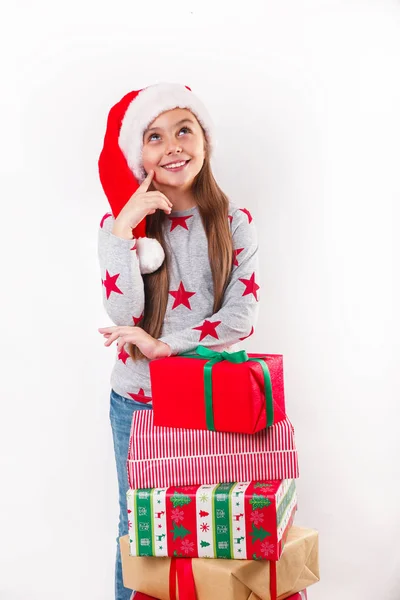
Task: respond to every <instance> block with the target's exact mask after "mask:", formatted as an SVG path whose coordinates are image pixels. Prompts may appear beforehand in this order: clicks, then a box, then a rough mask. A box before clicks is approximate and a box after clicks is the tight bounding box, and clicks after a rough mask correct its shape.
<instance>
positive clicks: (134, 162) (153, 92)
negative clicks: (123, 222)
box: [99, 83, 213, 274]
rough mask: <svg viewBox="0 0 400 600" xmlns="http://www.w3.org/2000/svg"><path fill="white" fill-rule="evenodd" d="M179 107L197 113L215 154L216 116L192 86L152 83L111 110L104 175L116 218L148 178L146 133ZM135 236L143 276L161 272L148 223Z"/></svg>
mask: <svg viewBox="0 0 400 600" xmlns="http://www.w3.org/2000/svg"><path fill="white" fill-rule="evenodd" d="M174 108H186V109H188V110H190V111H191V112H192V113H193V114H194V115H195V117H196V118H197V119H198V121H199V123H200V125H201V126H202V128H203V130H204V132H205V136H206V139H207V142H208V149H209V152H211V151H212V146H213V142H212V140H213V124H212V121H211V118H210V116H209V114H208V112H207V109H206V108H205V106H204V104H203V103H202V102H201V100H200V99H199V98H197V96H195V94H193V92H192V91H191V89H190V88H189V87H187V86H184V85H181V84H177V83H158V84H156V85H151V86H149V87H147V88H144V89H142V90H139V91H133V92H129V93H128V94H126V95H125V96H124V97H123V98H122V99H121V100H120V101H119V102H117V104H115V105H114V106H113V107H112V108H111V110H110V112H109V114H108V119H107V129H106V133H105V136H104V145H103V149H102V151H101V154H100V158H99V175H100V181H101V184H102V186H103V189H104V192H105V194H106V196H107V198H108V201H109V204H110V207H111V210H112V213H113V216H114V217H115V218H117V216H118V214H119V213H120V211H121V210H122V208H123V207H124V206H125V204H126V203H127V202H128V200H129V199H130V198H131V196H132V195H133V194H134V193H135V191H136V190H137V188H138V187H139V185H140V184H141V183H142V181H143V180H144V179H145V177H146V173H145V171H144V168H143V163H142V149H143V134H144V132H145V131H146V129H147V127H148V126H149V125H150V124H151V123H152V122H153V121H154V120H155V119H156V118H157V117H158V116H159V115H160V114H161V113H163V112H166V111H168V110H173V109H174ZM132 232H133V235H134V236H135V238H137V253H138V258H139V263H140V270H141V272H142V273H143V274H144V273H152V272H153V271H156V270H157V269H158V268H159V267H160V266H161V264H162V263H163V261H164V258H165V256H164V251H163V249H162V247H161V245H160V244H159V242H158V241H157V240H155V239H150V238H146V219H143V221H141V222H140V223H139V224H138V225H137V227H135V228H134V229H133V230H132Z"/></svg>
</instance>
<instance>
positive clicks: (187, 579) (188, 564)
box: [169, 558, 277, 600]
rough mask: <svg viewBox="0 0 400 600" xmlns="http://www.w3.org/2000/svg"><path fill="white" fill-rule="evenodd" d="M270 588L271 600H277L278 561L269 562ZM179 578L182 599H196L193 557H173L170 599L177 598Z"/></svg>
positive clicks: (175, 599)
mask: <svg viewBox="0 0 400 600" xmlns="http://www.w3.org/2000/svg"><path fill="white" fill-rule="evenodd" d="M269 577H270V583H269V590H270V592H269V593H270V596H271V600H277V595H276V594H277V584H276V562H275V561H270V563H269ZM177 579H178V590H179V599H180V600H196V586H195V582H194V575H193V567H192V559H191V558H172V559H171V566H170V570H169V596H170V600H177V598H176V580H177Z"/></svg>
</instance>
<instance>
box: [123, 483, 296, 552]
mask: <svg viewBox="0 0 400 600" xmlns="http://www.w3.org/2000/svg"><path fill="white" fill-rule="evenodd" d="M127 507H128V524H129V537H130V553H131V556H159V557H161V556H176V557H190V558H195V557H196V558H197V557H199V558H223V559H227V558H228V559H230V558H236V559H241V560H245V559H254V560H257V559H268V560H279V558H280V556H281V554H282V550H283V547H284V544H285V541H286V538H287V535H288V532H289V529H290V527H291V525H292V524H293V520H294V516H295V512H296V508H297V495H296V485H295V480H294V479H285V480H283V481H270V482H251V483H223V484H215V485H197V486H185V487H175V486H174V487H170V488H155V489H147V490H146V489H145V490H128V493H127Z"/></svg>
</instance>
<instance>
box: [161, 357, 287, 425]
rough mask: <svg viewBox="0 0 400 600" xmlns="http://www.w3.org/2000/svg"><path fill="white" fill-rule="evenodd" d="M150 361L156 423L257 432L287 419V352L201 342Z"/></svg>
mask: <svg viewBox="0 0 400 600" xmlns="http://www.w3.org/2000/svg"><path fill="white" fill-rule="evenodd" d="M149 366H150V377H151V392H152V400H153V408H154V424H155V425H162V426H165V427H182V428H185V429H209V430H213V431H225V432H233V433H235V432H237V433H255V432H257V431H260V430H262V429H265V428H266V427H267V426H270V425H272V424H274V423H278V422H279V421H282V420H283V419H285V416H286V411H285V395H284V381H283V358H282V356H281V355H278V354H246V352H245V351H244V350H241V351H239V352H233V353H228V352H215V351H213V350H210V349H209V348H205V347H204V346H199V347H198V348H197V349H196V354H191V355H190V357H189V354H184V355H181V356H172V357H168V358H160V359H157V360H153V361H150V365H149Z"/></svg>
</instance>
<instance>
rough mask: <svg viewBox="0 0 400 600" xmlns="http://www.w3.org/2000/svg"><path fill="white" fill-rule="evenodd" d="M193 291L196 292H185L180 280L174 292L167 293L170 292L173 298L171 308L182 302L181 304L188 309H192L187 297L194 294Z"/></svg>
mask: <svg viewBox="0 0 400 600" xmlns="http://www.w3.org/2000/svg"><path fill="white" fill-rule="evenodd" d="M195 293H196V292H187V291H186V290H185V287H184V285H183V283H182V281H181V282H180V284H179V288H178V290H177V291H176V292H169V294H171V296H173V297H174V298H175V302H174V304H173V306H172V310H174V308H177V307H178V306H180V305H181V304H183V306H186V307H187V308H188V309H189V310H192V307H191V306H190V303H189V298H191V297H192V296H194V295H195Z"/></svg>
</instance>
